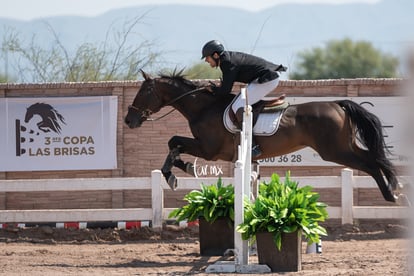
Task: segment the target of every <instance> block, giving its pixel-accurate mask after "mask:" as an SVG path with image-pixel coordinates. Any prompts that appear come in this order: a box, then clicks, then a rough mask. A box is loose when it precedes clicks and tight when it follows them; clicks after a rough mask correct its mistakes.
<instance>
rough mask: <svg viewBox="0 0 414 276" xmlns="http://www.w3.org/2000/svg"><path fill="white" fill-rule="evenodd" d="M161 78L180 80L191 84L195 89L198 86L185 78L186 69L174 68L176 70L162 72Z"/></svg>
mask: <svg viewBox="0 0 414 276" xmlns="http://www.w3.org/2000/svg"><path fill="white" fill-rule="evenodd" d="M160 78H163V79H170V80H172V81H179V82H182V83H184V84H186V85H188V86H190V87H191V88H193V89H194V88H197V87H198V86H197V85H196V84H194V83H193V82H192V81H190V80H188V79H186V78H185V75H184V69H181V70H177V69H174V71H173V72H171V73H169V74H165V73H160Z"/></svg>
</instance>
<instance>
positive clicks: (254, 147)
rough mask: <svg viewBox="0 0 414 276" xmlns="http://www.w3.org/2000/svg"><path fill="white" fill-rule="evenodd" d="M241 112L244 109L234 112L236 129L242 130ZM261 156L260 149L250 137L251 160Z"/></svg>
mask: <svg viewBox="0 0 414 276" xmlns="http://www.w3.org/2000/svg"><path fill="white" fill-rule="evenodd" d="M243 112H244V108H242V107H241V108H239V109H237V111H236V119H237V124H236V126H237V128H238V129H240V130H241V129H242V126H243ZM261 154H262V150H261V149H260V146H259V145H258V144H257V143H256V139H255V138H254V136H253V137H252V159H255V158H257V157H259V156H260V155H261Z"/></svg>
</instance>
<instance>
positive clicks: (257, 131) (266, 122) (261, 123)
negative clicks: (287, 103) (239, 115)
mask: <svg viewBox="0 0 414 276" xmlns="http://www.w3.org/2000/svg"><path fill="white" fill-rule="evenodd" d="M230 106H231V104H230V105H229V106H228V107H227V108H226V110H225V111H224V114H223V123H224V126H225V127H226V129H227V130H228V131H230V132H231V133H235V132H236V131H237V127H236V126H235V125H234V124H233V122H232V121H231V119H230V115H229V110H230ZM282 114H283V110H280V111H277V112H275V113H261V114H260V115H259V118H258V119H257V122H256V124H255V125H254V126H253V134H254V135H257V136H270V135H273V134H275V133H276V131H277V129H278V128H279V123H280V118H281V117H282Z"/></svg>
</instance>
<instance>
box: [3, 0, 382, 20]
mask: <svg viewBox="0 0 414 276" xmlns="http://www.w3.org/2000/svg"><path fill="white" fill-rule="evenodd" d="M333 2H334V3H335V4H344V3H376V2H379V0H254V1H249V0H0V3H2V5H0V6H1V9H0V17H5V18H11V19H18V20H32V19H38V18H45V17H53V16H61V15H79V16H89V17H94V16H97V15H100V14H102V13H105V12H107V11H109V10H113V9H119V8H125V7H131V6H138V5H158V4H191V5H209V6H226V7H233V8H240V9H245V10H248V11H259V10H263V9H266V8H269V7H272V6H275V5H277V4H285V3H331V4H332V3H333Z"/></svg>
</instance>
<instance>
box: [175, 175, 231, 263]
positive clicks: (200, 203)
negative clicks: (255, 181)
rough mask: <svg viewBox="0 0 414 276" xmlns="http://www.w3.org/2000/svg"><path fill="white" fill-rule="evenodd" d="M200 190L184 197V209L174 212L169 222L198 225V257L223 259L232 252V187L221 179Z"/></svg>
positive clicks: (202, 185) (203, 185)
mask: <svg viewBox="0 0 414 276" xmlns="http://www.w3.org/2000/svg"><path fill="white" fill-rule="evenodd" d="M200 186H201V190H193V191H191V192H189V193H188V194H186V195H185V196H184V200H185V201H186V202H187V204H186V205H184V206H182V207H180V208H177V209H174V210H173V211H172V212H171V213H170V214H169V218H173V217H174V218H175V219H176V220H177V221H184V220H187V221H188V222H191V221H195V220H197V219H198V221H199V238H200V255H202V256H217V255H223V253H224V251H225V250H226V249H229V248H234V187H233V186H232V185H231V184H230V185H223V182H222V179H221V178H219V179H218V181H217V182H216V183H214V184H212V185H205V184H203V183H201V185H200Z"/></svg>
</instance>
